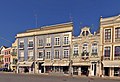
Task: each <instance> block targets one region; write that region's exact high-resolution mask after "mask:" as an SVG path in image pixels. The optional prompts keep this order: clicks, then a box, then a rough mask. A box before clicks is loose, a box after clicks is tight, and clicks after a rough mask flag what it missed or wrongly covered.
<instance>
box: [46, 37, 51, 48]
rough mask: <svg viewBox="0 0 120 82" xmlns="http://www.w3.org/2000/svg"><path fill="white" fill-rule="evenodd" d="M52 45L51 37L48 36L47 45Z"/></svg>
mask: <svg viewBox="0 0 120 82" xmlns="http://www.w3.org/2000/svg"><path fill="white" fill-rule="evenodd" d="M50 45H51V38H50V37H47V38H46V46H50Z"/></svg>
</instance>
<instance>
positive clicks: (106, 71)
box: [104, 67, 110, 76]
mask: <svg viewBox="0 0 120 82" xmlns="http://www.w3.org/2000/svg"><path fill="white" fill-rule="evenodd" d="M109 71H110V68H109V67H105V68H104V75H105V76H109Z"/></svg>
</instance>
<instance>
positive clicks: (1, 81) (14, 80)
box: [0, 73, 120, 82]
mask: <svg viewBox="0 0 120 82" xmlns="http://www.w3.org/2000/svg"><path fill="white" fill-rule="evenodd" d="M119 81H120V79H109V78H92V77H69V76H48V75H30V74H12V73H0V82H119Z"/></svg>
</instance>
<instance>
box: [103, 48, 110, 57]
mask: <svg viewBox="0 0 120 82" xmlns="http://www.w3.org/2000/svg"><path fill="white" fill-rule="evenodd" d="M110 49H111V48H110V47H105V49H104V57H110Z"/></svg>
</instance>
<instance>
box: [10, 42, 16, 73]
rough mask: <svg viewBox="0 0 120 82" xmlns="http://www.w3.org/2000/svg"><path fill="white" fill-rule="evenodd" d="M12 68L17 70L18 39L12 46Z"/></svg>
mask: <svg viewBox="0 0 120 82" xmlns="http://www.w3.org/2000/svg"><path fill="white" fill-rule="evenodd" d="M10 62H11V63H10V66H11V70H13V71H15V70H16V69H17V40H15V42H14V43H13V44H12V47H11V60H10Z"/></svg>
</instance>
